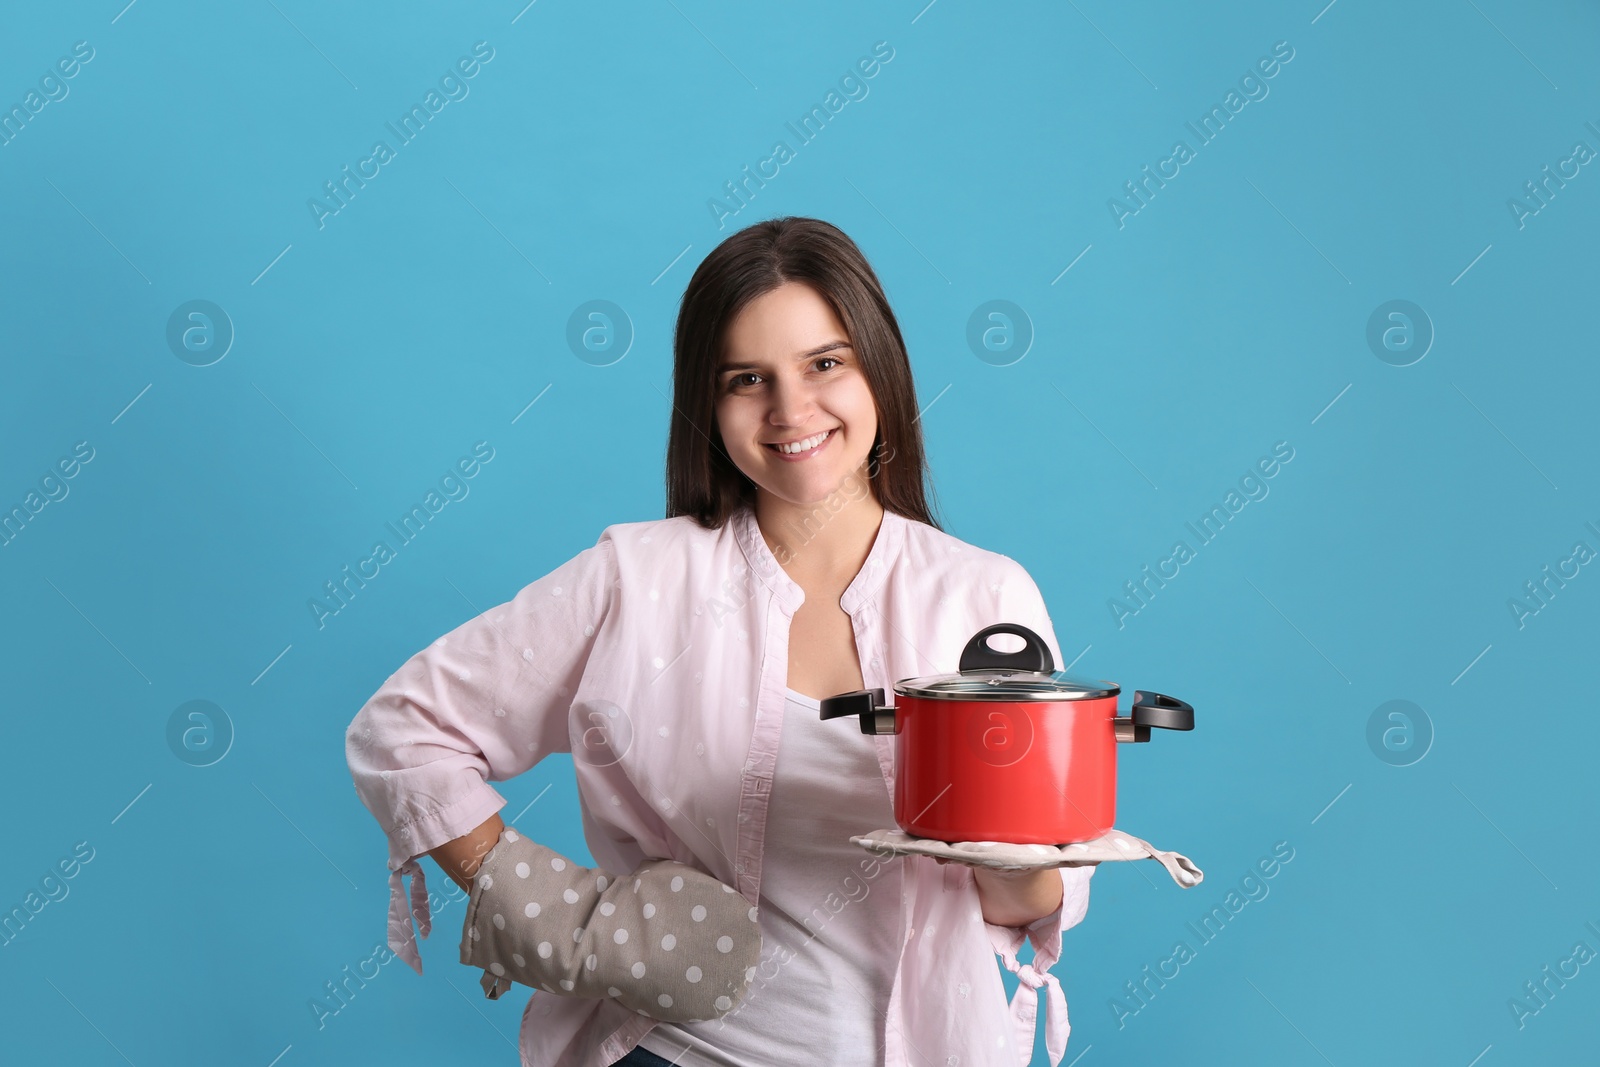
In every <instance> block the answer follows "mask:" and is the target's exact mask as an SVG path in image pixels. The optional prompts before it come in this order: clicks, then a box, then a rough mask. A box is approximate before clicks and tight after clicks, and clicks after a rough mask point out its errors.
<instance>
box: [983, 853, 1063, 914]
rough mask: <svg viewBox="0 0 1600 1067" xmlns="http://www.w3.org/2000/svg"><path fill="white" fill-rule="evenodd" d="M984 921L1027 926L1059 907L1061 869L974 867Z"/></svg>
mask: <svg viewBox="0 0 1600 1067" xmlns="http://www.w3.org/2000/svg"><path fill="white" fill-rule="evenodd" d="M972 876H973V879H974V880H975V881H976V882H977V883H978V901H979V903H980V904H981V905H982V907H983V921H984V922H986V923H993V924H994V925H995V926H1027V925H1028V924H1029V923H1031V922H1036V921H1037V920H1039V919H1042V918H1044V917H1045V916H1046V915H1049V914H1051V913H1052V912H1054V911H1055V910H1056V909H1057V908H1059V907H1061V903H1062V900H1063V899H1064V898H1065V896H1066V893H1065V889H1064V887H1063V885H1062V882H1061V871H1060V870H1059V869H1058V868H1055V867H1050V868H1046V869H1045V870H1042V871H996V870H989V869H987V868H983V867H973V869H972Z"/></svg>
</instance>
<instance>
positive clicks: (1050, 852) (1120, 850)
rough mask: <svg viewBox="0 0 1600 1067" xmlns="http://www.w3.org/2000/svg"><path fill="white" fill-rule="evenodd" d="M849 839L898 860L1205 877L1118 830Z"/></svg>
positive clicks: (1192, 879)
mask: <svg viewBox="0 0 1600 1067" xmlns="http://www.w3.org/2000/svg"><path fill="white" fill-rule="evenodd" d="M850 840H851V841H853V842H854V843H856V844H858V845H860V846H861V847H862V848H864V849H867V850H869V851H871V852H874V853H877V854H878V855H883V854H884V853H885V852H888V853H889V854H891V855H896V856H934V857H937V858H939V859H947V860H958V861H960V862H961V863H971V864H976V865H977V866H979V867H992V868H994V869H996V870H1002V871H1018V870H1029V869H1036V868H1045V867H1078V866H1082V865H1083V864H1086V863H1104V862H1106V861H1107V860H1142V859H1146V858H1149V859H1153V860H1155V861H1157V862H1158V863H1160V864H1161V866H1163V867H1165V868H1166V869H1167V873H1168V874H1170V875H1172V880H1173V881H1174V882H1177V883H1178V884H1179V885H1180V886H1182V887H1183V888H1184V889H1190V888H1192V887H1194V886H1197V885H1199V884H1200V882H1201V880H1202V879H1204V878H1205V872H1204V871H1202V870H1201V869H1200V868H1199V867H1196V866H1195V865H1194V864H1193V863H1192V862H1191V861H1190V859H1189V857H1188V856H1184V855H1181V854H1180V853H1177V852H1163V851H1162V850H1161V849H1159V848H1156V847H1155V846H1154V845H1152V844H1150V842H1148V841H1141V840H1140V839H1139V838H1137V837H1134V836H1133V835H1132V834H1125V833H1123V832H1122V831H1121V830H1107V831H1106V832H1105V833H1104V834H1102V835H1101V836H1099V837H1097V838H1095V839H1094V840H1093V841H1077V842H1074V843H1072V844H1070V845H1016V844H1009V843H1007V842H1004V841H954V842H951V841H937V840H935V839H933V838H929V837H913V836H911V835H910V834H908V833H906V832H905V831H904V830H874V831H872V832H871V833H869V834H859V835H857V836H855V837H852V838H851V839H850Z"/></svg>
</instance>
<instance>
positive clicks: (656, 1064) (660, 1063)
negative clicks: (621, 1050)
mask: <svg viewBox="0 0 1600 1067" xmlns="http://www.w3.org/2000/svg"><path fill="white" fill-rule="evenodd" d="M611 1067H672V1061H671V1060H668V1059H663V1058H662V1057H660V1056H657V1055H656V1054H655V1053H654V1052H651V1051H650V1050H649V1049H647V1048H645V1047H644V1046H643V1045H635V1046H634V1047H633V1051H632V1052H630V1053H628V1054H627V1055H626V1056H624V1057H622V1059H620V1060H618V1061H617V1062H615V1063H613V1064H612V1065H611Z"/></svg>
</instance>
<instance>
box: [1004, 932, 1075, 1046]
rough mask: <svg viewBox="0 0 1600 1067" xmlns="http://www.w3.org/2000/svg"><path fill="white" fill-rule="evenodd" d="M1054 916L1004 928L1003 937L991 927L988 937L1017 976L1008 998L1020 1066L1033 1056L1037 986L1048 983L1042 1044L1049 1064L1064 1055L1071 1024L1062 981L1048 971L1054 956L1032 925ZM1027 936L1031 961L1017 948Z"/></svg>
mask: <svg viewBox="0 0 1600 1067" xmlns="http://www.w3.org/2000/svg"><path fill="white" fill-rule="evenodd" d="M1053 917H1054V916H1053V915H1047V916H1045V918H1044V919H1041V920H1039V921H1038V922H1037V923H1034V924H1032V925H1031V926H1029V927H1026V928H1023V929H1012V928H1007V934H1008V936H1007V937H1006V938H1005V939H1002V938H1001V937H999V936H998V934H997V933H994V931H995V928H993V927H991V928H990V929H991V932H992V933H994V936H992V937H991V940H992V941H993V942H994V946H995V951H997V952H998V953H999V954H1000V957H1001V959H1002V960H1003V961H1004V962H1005V965H1006V969H1007V970H1008V971H1011V972H1012V973H1013V974H1015V975H1016V976H1017V983H1018V984H1017V991H1016V993H1015V995H1013V996H1012V998H1011V1026H1012V1032H1013V1034H1014V1035H1015V1037H1016V1042H1017V1051H1018V1054H1019V1056H1020V1058H1019V1059H1018V1061H1017V1062H1018V1063H1019V1064H1021V1065H1022V1067H1027V1065H1028V1064H1029V1063H1030V1062H1032V1060H1033V1035H1034V1033H1035V1032H1036V1030H1037V1025H1038V1015H1039V987H1040V986H1046V987H1047V989H1046V991H1045V1000H1046V1002H1047V1003H1048V1005H1049V1014H1048V1015H1047V1016H1046V1018H1045V1023H1044V1047H1045V1052H1046V1053H1047V1054H1048V1055H1049V1058H1050V1067H1056V1064H1058V1063H1060V1062H1061V1059H1062V1057H1063V1056H1065V1055H1066V1051H1067V1035H1068V1034H1070V1033H1072V1024H1071V1023H1070V1022H1068V1020H1067V997H1066V994H1065V993H1063V992H1062V991H1061V983H1060V982H1059V981H1058V980H1057V979H1056V976H1055V975H1053V974H1051V973H1050V967H1051V966H1052V965H1054V963H1055V962H1056V956H1055V955H1053V954H1052V953H1051V952H1050V950H1049V948H1048V947H1047V946H1045V945H1043V944H1041V941H1042V938H1041V937H1039V936H1038V935H1037V934H1035V933H1034V927H1036V926H1038V925H1039V924H1040V923H1044V922H1047V921H1049V920H1050V919H1052V918H1053ZM1030 938H1031V939H1032V940H1033V949H1034V959H1033V963H1021V964H1019V963H1018V962H1017V949H1019V948H1021V947H1022V942H1023V941H1024V940H1028V939H1030ZM1034 963H1037V964H1039V965H1041V967H1042V968H1043V970H1040V969H1038V968H1035V967H1034V965H1033V964H1034Z"/></svg>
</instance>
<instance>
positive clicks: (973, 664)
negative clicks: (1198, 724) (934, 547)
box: [822, 623, 1194, 845]
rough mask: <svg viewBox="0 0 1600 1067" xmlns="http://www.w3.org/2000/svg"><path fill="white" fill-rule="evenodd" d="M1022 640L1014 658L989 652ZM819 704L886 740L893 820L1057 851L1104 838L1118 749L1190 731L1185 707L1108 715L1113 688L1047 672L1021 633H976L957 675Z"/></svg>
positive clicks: (1176, 704) (1049, 663)
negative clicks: (998, 637) (1005, 641)
mask: <svg viewBox="0 0 1600 1067" xmlns="http://www.w3.org/2000/svg"><path fill="white" fill-rule="evenodd" d="M994 634H1013V635H1015V636H1017V637H1020V638H1022V640H1023V647H1022V649H1021V650H1019V651H1017V652H999V651H996V650H995V649H994V648H992V647H991V646H990V645H989V638H990V636H992V635H994ZM894 691H895V695H896V696H897V697H898V698H899V701H898V703H897V704H895V705H892V706H891V705H885V704H884V699H883V690H882V689H862V690H858V691H856V692H854V693H841V694H839V695H838V696H831V697H828V698H826V699H825V700H823V701H822V717H823V718H824V719H832V718H837V717H839V716H842V715H859V716H860V717H861V732H862V733H864V734H894V735H895V779H894V818H895V822H897V823H899V825H900V828H901V829H902V830H904V831H905V832H906V833H908V834H912V835H914V836H916V837H929V838H934V839H936V840H940V841H1009V842H1016V843H1018V844H1038V845H1060V844H1067V843H1070V842H1073V841H1089V840H1092V839H1094V838H1096V837H1100V836H1101V835H1102V834H1104V833H1105V832H1106V831H1108V830H1110V829H1111V827H1112V824H1113V822H1114V820H1115V818H1116V813H1117V743H1118V742H1119V741H1148V740H1150V728H1151V727H1160V728H1162V729H1166V730H1192V729H1194V708H1192V707H1190V706H1189V705H1188V704H1185V703H1184V702H1183V701H1181V700H1176V699H1174V698H1172V697H1169V696H1164V695H1162V694H1160V693H1147V692H1142V691H1139V692H1135V693H1134V694H1133V706H1132V708H1131V709H1130V712H1129V714H1128V715H1127V716H1126V717H1119V716H1118V715H1117V694H1118V692H1120V688H1119V687H1118V686H1117V684H1116V683H1115V682H1107V681H1103V680H1102V681H1080V680H1077V679H1073V678H1069V677H1068V676H1067V675H1066V674H1064V673H1059V672H1057V671H1056V669H1055V660H1054V658H1053V657H1052V656H1051V655H1050V649H1049V648H1048V647H1047V646H1046V645H1045V643H1044V642H1043V641H1041V640H1040V639H1039V635H1038V634H1036V633H1034V632H1033V631H1032V630H1030V629H1028V628H1027V627H1025V626H1017V625H1013V624H1011V623H999V624H997V625H994V626H986V627H984V628H983V629H982V630H979V631H978V632H977V634H976V635H974V636H973V638H972V640H970V641H968V642H967V647H966V648H965V649H964V650H963V651H962V653H961V662H960V673H959V674H941V675H934V676H929V677H926V678H908V679H905V680H903V681H900V682H897V683H895V686H894Z"/></svg>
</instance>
